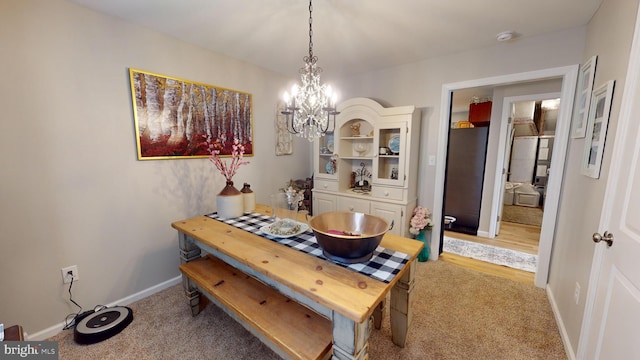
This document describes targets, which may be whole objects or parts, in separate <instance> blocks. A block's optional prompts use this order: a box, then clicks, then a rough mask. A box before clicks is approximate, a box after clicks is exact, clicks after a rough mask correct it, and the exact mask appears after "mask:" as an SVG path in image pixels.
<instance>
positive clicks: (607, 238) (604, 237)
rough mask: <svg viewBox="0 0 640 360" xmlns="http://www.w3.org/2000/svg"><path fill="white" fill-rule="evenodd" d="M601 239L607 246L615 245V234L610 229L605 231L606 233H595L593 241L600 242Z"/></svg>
mask: <svg viewBox="0 0 640 360" xmlns="http://www.w3.org/2000/svg"><path fill="white" fill-rule="evenodd" d="M600 241H604V242H606V243H607V246H608V247H611V245H613V234H612V233H610V232H608V231H605V232H604V235H600V234H599V233H593V242H596V243H599V242H600Z"/></svg>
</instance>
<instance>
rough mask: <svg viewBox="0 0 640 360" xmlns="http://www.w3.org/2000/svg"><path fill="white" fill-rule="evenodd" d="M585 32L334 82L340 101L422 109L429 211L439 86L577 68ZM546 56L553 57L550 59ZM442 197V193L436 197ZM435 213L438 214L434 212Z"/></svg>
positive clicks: (423, 187)
mask: <svg viewBox="0 0 640 360" xmlns="http://www.w3.org/2000/svg"><path fill="white" fill-rule="evenodd" d="M585 35H586V29H585V28H584V27H581V28H576V29H570V30H567V31H563V32H559V33H554V34H547V35H545V36H537V37H532V38H526V37H525V38H522V39H520V40H518V41H516V42H513V43H497V44H496V45H495V46H493V47H489V48H484V49H477V50H472V51H468V52H464V53H459V54H454V55H450V56H444V57H439V58H433V59H429V60H425V61H421V62H417V63H411V64H407V65H404V66H398V67H394V68H388V69H383V70H379V71H374V72H370V73H364V74H358V75H355V76H353V77H349V78H345V79H341V80H337V81H336V80H334V81H332V82H333V83H335V84H336V87H337V88H339V89H340V91H341V94H343V96H344V97H345V98H348V97H353V96H362V97H369V98H372V99H375V100H378V101H379V102H380V103H382V104H383V105H385V106H401V105H416V106H417V107H419V108H421V110H422V127H421V132H422V134H421V145H420V164H421V166H420V169H419V176H420V178H419V184H420V185H419V189H418V192H419V202H420V204H421V205H423V206H427V207H430V208H432V204H433V199H434V196H435V194H434V189H435V166H428V165H426V164H427V161H426V160H427V159H428V156H429V155H436V150H437V149H438V138H437V136H436V134H438V132H439V124H438V123H439V121H440V100H441V99H440V97H441V93H442V85H443V84H448V83H455V82H461V81H467V80H475V79H482V78H487V77H492V76H498V75H505V74H513V73H520V72H527V71H534V70H540V69H546V68H554V67H561V66H566V65H572V64H577V63H579V62H580V61H581V58H582V53H583V49H584V42H585ZM548 54H553V56H549V55H548ZM438 196H441V195H438ZM436 211H438V210H436Z"/></svg>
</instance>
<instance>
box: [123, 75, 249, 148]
mask: <svg viewBox="0 0 640 360" xmlns="http://www.w3.org/2000/svg"><path fill="white" fill-rule="evenodd" d="M129 79H130V82H131V98H132V101H133V115H134V122H135V131H136V144H137V149H138V160H157V159H179V158H203V157H209V156H210V155H211V153H210V152H209V151H208V147H207V145H206V144H205V142H206V140H207V139H209V140H210V141H212V142H213V141H216V140H220V142H221V143H222V146H223V149H222V150H221V153H220V154H221V155H222V156H230V155H231V149H232V144H233V142H234V139H238V141H239V143H240V144H242V145H243V146H244V149H245V153H244V155H245V156H252V155H253V109H252V97H251V94H249V93H245V92H241V91H236V90H231V89H225V88H221V87H217V86H212V85H207V84H203V83H199V82H195V81H189V80H184V79H179V78H175V77H170V76H165V75H159V74H155V73H151V72H148V71H142V70H136V69H131V68H130V69H129Z"/></svg>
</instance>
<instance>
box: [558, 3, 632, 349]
mask: <svg viewBox="0 0 640 360" xmlns="http://www.w3.org/2000/svg"><path fill="white" fill-rule="evenodd" d="M637 9H638V0H605V1H604V2H603V3H602V5H601V6H600V9H599V10H598V12H597V13H596V14H595V15H594V17H593V18H592V20H591V22H590V23H589V24H588V27H587V39H586V47H585V50H584V53H583V54H582V59H583V61H584V60H586V59H588V58H590V57H591V56H593V55H598V64H597V68H596V77H595V82H594V89H595V88H597V87H598V86H600V85H601V84H603V83H605V82H606V81H608V80H615V81H616V84H615V90H614V95H613V102H612V106H611V116H610V119H609V127H608V132H607V142H606V144H605V148H604V157H603V160H602V169H601V171H600V174H601V175H600V179H592V178H588V177H586V176H583V175H581V174H580V164H581V161H582V154H583V150H584V142H585V139H584V138H583V139H571V140H570V142H569V147H568V149H567V162H566V171H565V177H564V184H565V186H564V187H563V193H562V198H561V203H560V211H559V213H558V219H557V223H558V226H557V228H556V241H555V243H554V248H553V256H552V259H551V271H550V273H549V288H550V289H551V292H552V293H553V295H554V297H555V302H556V306H557V307H558V310H559V312H560V313H561V314H562V321H563V324H564V327H565V328H566V331H567V334H568V336H569V339H570V345H571V348H572V349H573V351H574V353H575V352H576V349H577V345H578V338H579V335H580V327H581V326H582V321H583V313H584V301H585V299H584V297H585V294H586V293H587V291H588V289H587V285H588V283H589V271H590V270H591V261H592V258H593V251H594V246H595V244H594V243H593V241H592V240H591V235H592V234H593V233H594V232H596V231H598V223H599V221H600V211H601V206H602V203H603V198H604V191H605V185H606V183H607V180H608V179H607V176H608V173H609V165H610V163H611V150H612V149H613V139H614V138H615V134H616V126H617V124H618V115H619V112H620V103H621V100H622V89H623V88H624V79H625V76H626V70H627V65H628V58H629V52H630V50H631V42H632V39H633V30H634V24H635V20H636V14H637ZM566 184H570V186H566ZM576 282H578V283H579V284H580V287H581V289H582V290H581V297H580V302H579V304H577V305H576V304H575V302H574V299H573V295H574V289H575V285H576Z"/></svg>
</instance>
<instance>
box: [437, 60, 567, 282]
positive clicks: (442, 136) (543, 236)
mask: <svg viewBox="0 0 640 360" xmlns="http://www.w3.org/2000/svg"><path fill="white" fill-rule="evenodd" d="M578 68H579V65H578V64H575V65H570V66H563V67H557V68H550V69H544V70H536V71H529V72H523V73H517V74H511V75H502V76H495V77H489V78H483V79H477V80H470V81H462V82H457V83H448V84H443V85H442V96H441V103H440V109H441V111H440V124H439V133H438V147H437V154H436V159H437V161H436V174H435V188H434V190H435V192H434V199H433V203H434V205H433V208H434V209H438V211H436V212H434V214H433V216H434V219H433V220H434V233H436V234H440V237H439V240H440V241H433V242H432V243H431V254H432V259H434V260H437V258H438V255H439V247H440V242H441V241H442V234H443V231H442V222H443V218H442V217H443V214H442V211H439V210H440V209H442V206H443V200H444V199H443V196H442V194H444V180H445V179H444V178H445V171H446V159H447V142H448V133H449V120H450V115H451V98H452V94H453V92H454V91H456V90H461V89H466V88H474V87H482V86H504V85H512V84H515V83H520V82H529V81H539V80H550V79H562V89H561V91H560V93H561V96H560V102H561V104H565V106H561V107H560V109H559V110H558V121H557V126H556V139H557V140H559V141H557V144H554V145H555V146H554V149H553V153H552V157H553V158H554V159H556V161H555V162H554V163H552V164H551V168H550V171H551V172H552V173H554V174H557V176H554V177H553V179H549V180H550V181H549V183H548V188H547V202H548V204H549V208H548V209H547V211H545V212H544V215H543V217H542V229H541V233H540V247H539V250H538V263H537V269H536V274H535V280H534V283H535V285H536V286H537V287H541V288H544V287H545V286H546V284H547V278H548V275H549V265H550V262H551V248H552V245H553V237H554V234H555V221H556V215H557V212H558V203H559V200H560V190H561V187H562V178H563V174H564V163H565V157H566V152H567V145H568V140H569V133H570V127H571V126H570V125H571V113H572V111H573V109H572V106H567V105H570V104H573V99H574V95H575V90H576V83H577V79H578Z"/></svg>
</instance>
